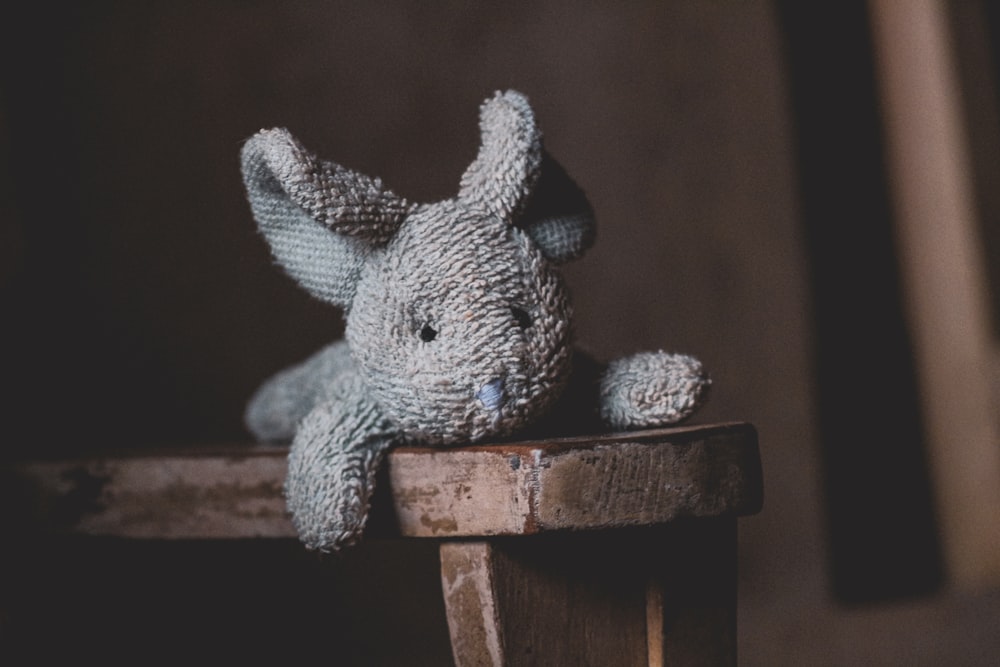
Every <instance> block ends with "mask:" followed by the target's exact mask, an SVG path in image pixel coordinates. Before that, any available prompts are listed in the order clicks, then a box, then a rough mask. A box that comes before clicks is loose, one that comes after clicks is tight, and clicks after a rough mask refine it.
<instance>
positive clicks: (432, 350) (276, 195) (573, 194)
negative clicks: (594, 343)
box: [243, 92, 594, 444]
mask: <svg viewBox="0 0 1000 667" xmlns="http://www.w3.org/2000/svg"><path fill="white" fill-rule="evenodd" d="M480 128H481V133H482V143H481V148H480V151H479V155H478V156H477V158H476V159H475V161H474V162H473V163H472V164H471V165H470V166H469V168H468V169H467V170H466V172H465V174H464V175H463V176H462V180H461V187H460V189H459V193H458V195H457V196H456V197H454V198H453V199H448V200H445V201H442V202H438V203H435V204H413V203H410V202H407V201H405V200H404V199H403V198H401V197H399V196H397V195H395V194H394V193H392V192H391V191H390V190H388V189H387V188H385V187H384V186H383V185H382V183H381V181H379V180H378V179H373V178H368V177H366V176H362V175H360V174H356V173H354V172H351V171H349V170H347V169H345V168H343V167H341V166H339V165H337V164H333V163H330V162H325V161H320V160H318V159H317V158H316V157H314V156H313V155H312V154H310V153H309V152H307V151H306V150H305V149H304V148H303V147H302V146H301V145H300V144H299V143H298V142H297V141H296V140H295V138H294V137H292V136H291V135H290V134H289V133H288V132H287V131H286V130H283V129H274V130H266V131H262V132H260V133H259V134H257V135H256V136H254V137H253V138H251V139H250V140H249V141H248V142H247V144H246V145H245V147H244V150H243V174H244V179H245V182H246V186H247V192H248V195H249V199H250V204H251V207H252V209H253V212H254V216H255V218H256V219H257V222H258V225H259V227H260V230H261V232H262V233H263V234H264V236H265V238H266V239H267V241H268V243H269V244H270V246H271V249H272V251H273V253H274V256H275V257H276V259H277V261H278V262H279V263H280V264H281V265H282V266H283V267H284V268H285V270H286V271H287V272H288V273H289V274H290V275H291V276H292V277H293V278H294V279H295V280H296V281H298V283H299V284H300V285H302V287H304V288H305V289H306V290H308V291H309V292H310V293H312V294H313V295H315V296H317V297H319V298H320V299H323V300H325V301H327V302H330V303H333V304H336V305H338V306H341V307H342V308H344V310H345V313H346V318H347V326H346V337H347V340H348V343H349V345H350V348H351V353H352V355H353V357H354V359H355V361H356V363H357V367H358V371H359V372H360V373H361V375H362V376H363V378H364V380H365V383H366V385H367V390H368V392H369V393H370V396H371V397H372V398H373V399H374V400H375V401H376V402H377V403H378V404H379V406H380V407H381V408H382V410H383V412H384V414H385V415H386V416H387V417H388V418H389V419H390V420H391V421H393V422H394V423H395V424H396V425H397V426H398V428H399V429H400V431H401V434H402V435H403V436H404V437H407V438H409V439H412V440H418V441H423V442H429V443H438V444H449V443H456V442H462V441H470V440H472V441H474V440H479V439H482V438H485V437H489V436H499V435H506V434H509V433H511V432H513V431H514V430H516V429H518V428H520V427H522V426H525V425H526V424H527V423H528V422H530V421H531V420H533V419H534V418H535V417H536V416H538V415H539V414H540V413H541V412H543V411H544V410H545V409H546V408H547V407H548V406H549V405H551V404H552V402H554V401H555V399H556V398H557V397H558V396H559V394H560V393H561V392H562V389H563V387H564V385H565V383H566V381H567V379H568V377H569V374H570V363H571V358H572V350H571V321H570V320H571V310H570V304H569V299H568V296H567V293H566V288H565V286H564V285H563V282H562V280H561V279H560V278H559V276H558V274H557V273H556V272H555V270H554V266H555V265H557V264H560V263H562V262H565V261H568V260H571V259H575V258H577V257H579V256H580V255H581V254H582V253H583V252H584V251H585V250H586V249H587V248H588V247H589V246H590V244H591V243H592V242H593V238H594V220H593V216H592V213H591V209H590V206H589V204H588V203H587V201H586V198H585V197H584V196H583V193H582V192H581V191H580V190H579V188H577V187H576V186H575V185H574V184H573V182H572V181H571V180H570V179H569V177H568V176H567V175H566V174H565V172H564V171H563V170H562V168H561V167H560V166H559V165H558V164H557V163H556V162H555V161H554V160H552V158H551V157H549V155H548V154H547V153H545V152H544V151H543V149H542V144H541V135H540V132H539V131H538V129H537V127H536V125H535V121H534V117H533V114H532V112H531V108H530V107H529V106H528V103H527V100H526V99H525V98H524V97H523V96H522V95H520V94H518V93H515V92H507V93H503V94H499V93H498V94H497V95H496V96H495V97H493V98H492V99H489V100H487V101H486V102H485V103H484V104H483V106H482V109H481V117H480Z"/></svg>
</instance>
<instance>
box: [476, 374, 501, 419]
mask: <svg viewBox="0 0 1000 667" xmlns="http://www.w3.org/2000/svg"><path fill="white" fill-rule="evenodd" d="M476 398H478V399H479V402H480V403H482V404H483V406H484V407H485V408H486V409H487V410H490V411H491V412H495V411H497V410H499V409H500V406H501V405H503V399H504V394H503V378H497V379H496V380H490V381H489V382H487V383H486V384H484V385H483V386H482V388H481V389H480V390H479V391H477V392H476Z"/></svg>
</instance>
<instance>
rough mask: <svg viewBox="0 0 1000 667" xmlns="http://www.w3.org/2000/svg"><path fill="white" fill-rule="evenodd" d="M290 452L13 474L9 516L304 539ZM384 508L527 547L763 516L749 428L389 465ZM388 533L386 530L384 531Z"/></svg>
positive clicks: (128, 532) (433, 528)
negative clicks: (288, 482) (591, 534)
mask: <svg viewBox="0 0 1000 667" xmlns="http://www.w3.org/2000/svg"><path fill="white" fill-rule="evenodd" d="M285 454H286V451H285V450H284V449H282V448H260V447H244V448H232V449H225V450H221V451H218V450H217V451H206V452H196V453H190V452H188V453H167V454H155V455H141V456H123V455H116V456H103V457H96V458H92V459H81V460H72V461H49V462H24V463H18V464H12V465H8V466H5V468H4V470H3V476H4V478H5V484H4V488H5V491H4V492H5V493H7V494H9V495H12V496H13V497H11V498H10V501H9V502H7V503H5V506H6V508H5V510H4V511H5V512H12V513H13V514H14V516H12V517H11V520H12V521H13V522H14V523H15V524H21V525H30V526H32V527H33V529H42V530H47V531H52V532H68V533H84V534H92V535H115V536H122V537H134V538H168V539H169V538H246V537H293V536H294V535H295V531H294V528H293V527H292V525H291V522H290V521H289V520H288V518H287V516H286V514H285V506H284V499H283V497H282V485H283V483H284V476H285V461H284V457H285ZM388 458H389V463H388V466H387V467H388V471H387V475H386V479H387V482H386V481H385V480H383V484H382V487H381V488H380V489H379V490H378V491H377V494H376V495H377V496H379V497H378V498H376V505H377V506H383V505H387V506H388V512H386V513H385V514H387V515H388V516H383V517H381V519H380V520H381V522H382V524H383V525H382V526H381V527H379V526H375V527H374V528H375V529H377V530H379V531H380V532H381V533H385V532H388V533H390V534H397V535H403V536H410V537H459V536H485V535H521V534H534V533H539V532H547V531H553V530H582V529H599V528H609V527H622V526H640V525H653V524H657V523H663V522H667V521H671V520H674V519H677V518H680V517H714V516H739V515H745V514H752V513H754V512H756V511H758V510H759V509H760V506H761V503H762V481H761V471H760V459H759V452H758V449H757V439H756V433H755V431H754V429H753V427H752V426H750V425H748V424H721V425H708V426H690V427H683V428H675V429H661V430H650V431H642V432H636V433H626V434H614V435H602V436H592V437H581V438H567V439H560V440H546V441H539V442H525V443H510V444H500V445H489V446H477V447H463V448H456V449H449V450H433V449H416V448H400V449H397V450H395V451H393V452H392V453H391V454H390V455H389V457H388ZM376 523H378V520H376Z"/></svg>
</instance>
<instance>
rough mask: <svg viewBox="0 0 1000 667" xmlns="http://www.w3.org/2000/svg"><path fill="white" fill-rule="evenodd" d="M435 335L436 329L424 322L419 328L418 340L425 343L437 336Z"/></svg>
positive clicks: (436, 333)
mask: <svg viewBox="0 0 1000 667" xmlns="http://www.w3.org/2000/svg"><path fill="white" fill-rule="evenodd" d="M437 335H438V332H437V330H436V329H435V328H434V327H432V326H431V325H429V324H425V325H424V326H423V327H422V328H421V329H420V340H422V341H424V342H425V343H429V342H431V341H432V340H434V339H435V338H437Z"/></svg>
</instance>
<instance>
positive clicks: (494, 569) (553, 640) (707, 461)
mask: <svg viewBox="0 0 1000 667" xmlns="http://www.w3.org/2000/svg"><path fill="white" fill-rule="evenodd" d="M286 453H287V452H286V450H285V449H283V448H264V447H238V448H235V447H234V448H226V449H221V450H219V449H217V450H210V449H204V450H198V451H195V452H176V451H175V452H170V453H167V454H164V453H162V452H159V453H142V452H140V453H136V454H132V455H109V456H99V457H93V458H88V459H81V460H61V461H32V462H22V463H17V464H12V465H8V466H7V467H6V468H7V469H6V470H5V473H4V476H5V478H6V480H7V482H8V483H9V484H13V485H14V486H16V488H17V489H18V495H19V501H18V503H17V506H18V507H19V508H21V509H20V510H19V513H18V521H19V522H23V525H22V526H21V527H22V528H23V529H29V530H33V531H37V530H44V531H47V532H55V533H74V534H87V535H110V536H117V537H129V538H138V539H200V538H204V539H219V538H248V537H255V538H271V537H291V536H294V535H295V533H294V529H293V527H292V525H291V522H290V521H289V520H288V518H287V516H286V514H285V508H284V500H283V497H282V484H283V482H284V476H285V455H286ZM388 458H389V463H388V466H387V470H386V473H385V475H384V478H383V479H382V480H381V482H382V484H381V489H380V491H379V492H378V493H377V497H376V501H375V507H374V508H373V514H372V521H371V525H370V530H371V532H372V533H374V534H378V535H394V536H401V537H410V538H436V539H438V540H440V559H441V585H442V590H443V594H444V600H445V607H446V610H447V616H448V625H449V630H450V635H451V642H452V651H453V654H454V658H455V662H456V664H458V665H462V666H464V665H671V664H679V665H696V664H698V665H701V664H704V665H731V664H735V663H736V518H737V517H739V516H745V515H748V514H753V513H756V512H758V511H759V510H760V508H761V504H762V497H763V491H762V477H761V469H760V457H759V451H758V448H757V436H756V432H755V431H754V429H753V427H752V426H750V425H748V424H741V423H732V424H713V425H699V426H686V427H680V428H673V429H661V430H649V431H638V432H634V433H624V434H613V435H601V436H588V437H577V438H566V439H558V440H545V441H539V442H517V443H511V444H498V445H486V446H475V447H463V448H456V449H447V450H435V449H422V448H400V449H397V450H394V451H393V452H392V453H391V454H390V455H389V457H388ZM8 488H9V487H8Z"/></svg>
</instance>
